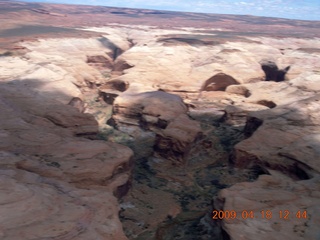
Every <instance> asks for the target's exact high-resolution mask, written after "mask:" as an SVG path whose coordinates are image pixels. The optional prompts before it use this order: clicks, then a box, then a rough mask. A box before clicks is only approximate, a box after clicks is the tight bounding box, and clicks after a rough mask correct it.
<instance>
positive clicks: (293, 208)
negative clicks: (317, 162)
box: [214, 171, 320, 240]
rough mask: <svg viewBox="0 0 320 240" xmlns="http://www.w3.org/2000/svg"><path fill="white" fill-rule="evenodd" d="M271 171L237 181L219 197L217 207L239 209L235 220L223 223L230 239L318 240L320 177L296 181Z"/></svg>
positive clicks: (227, 220) (216, 200)
mask: <svg viewBox="0 0 320 240" xmlns="http://www.w3.org/2000/svg"><path fill="white" fill-rule="evenodd" d="M270 174H271V175H261V176H260V177H259V179H258V180H257V181H255V182H252V183H238V184H235V185H234V186H232V187H231V188H228V189H224V190H222V191H220V193H219V195H218V197H217V198H216V199H215V204H214V205H215V208H216V209H219V210H223V211H226V210H234V211H236V218H235V219H231V218H229V217H228V219H224V221H223V222H222V223H221V224H222V225H223V228H224V229H225V230H226V232H227V233H228V234H229V236H230V239H239V240H240V239H248V240H251V239H279V238H280V239H294V240H300V239H301V240H302V239H317V238H318V236H319V228H318V227H317V224H316V223H317V222H319V220H320V219H319V211H320V209H319V204H320V199H319V190H320V189H319V177H316V178H313V179H310V180H304V181H298V182H295V181H293V180H292V179H290V178H288V177H286V176H284V175H282V174H279V173H278V172H275V171H270ZM215 221H219V220H215Z"/></svg>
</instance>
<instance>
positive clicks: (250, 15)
mask: <svg viewBox="0 0 320 240" xmlns="http://www.w3.org/2000/svg"><path fill="white" fill-rule="evenodd" d="M1 1H3V2H21V3H42V4H54V5H79V6H88V7H92V6H93V7H106V8H118V9H135V10H151V11H158V12H161V11H165V12H179V13H196V14H211V15H229V16H230V15H231V16H247V17H257V18H274V19H284V20H294V21H307V22H320V19H319V20H308V19H298V18H286V17H274V16H262V15H252V14H236V13H213V12H190V11H183V10H167V9H154V8H138V7H120V6H107V5H101V4H87V3H57V2H51V1H42V0H39V1H33V0H31V1H29V0H0V2H1Z"/></svg>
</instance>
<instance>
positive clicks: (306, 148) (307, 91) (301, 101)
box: [0, 4, 320, 240]
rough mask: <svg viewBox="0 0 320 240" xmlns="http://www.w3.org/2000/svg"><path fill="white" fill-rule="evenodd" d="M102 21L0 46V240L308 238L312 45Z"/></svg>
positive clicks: (316, 59) (313, 179) (311, 229)
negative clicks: (219, 214)
mask: <svg viewBox="0 0 320 240" xmlns="http://www.w3.org/2000/svg"><path fill="white" fill-rule="evenodd" d="M21 6H25V5H24V4H22V5H21ZM48 8H49V7H48ZM52 8H53V7H52ZM32 9H35V7H34V6H33V7H32ZM41 9H42V8H40V10H37V9H36V11H34V10H31V11H33V14H35V13H36V14H40V15H41V16H42V15H48V14H49V15H48V16H50V17H63V18H69V16H68V15H65V14H64V13H63V14H62V15H59V14H61V13H60V12H59V11H57V9H56V10H55V11H51V10H50V11H49V10H46V9H44V10H41ZM66 9H68V8H66ZM84 9H86V8H85V7H84V8H83V11H85V10H84ZM65 11H66V10H65ZM128 11H129V10H124V12H123V13H121V12H120V13H119V12H118V13H115V12H113V13H110V14H113V15H114V14H117V15H121V14H133V15H134V14H135V13H136V12H135V10H132V11H129V12H128ZM141 11H142V10H141ZM145 11H146V10H145ZM55 12H57V14H58V15H56V14H54V15H52V14H50V13H55ZM62 12H63V11H62ZM86 13H87V12H86ZM25 14H26V15H27V16H29V14H28V13H27V12H25ZM140 14H147V13H146V12H143V11H142V12H140ZM150 14H151V13H150ZM152 14H153V13H152ZM166 14H169V13H166ZM29 17H31V19H33V20H34V21H36V17H35V16H33V15H32V16H29ZM113 17H114V16H113ZM86 19H87V18H86ZM122 20H123V19H122ZM57 21H58V20H57ZM65 21H66V20H65ZM79 21H80V20H79ZM83 21H84V20H83V19H81V21H80V22H81V23H83ZM86 21H87V20H86ZM58 22H59V23H60V24H62V26H64V25H63V21H61V20H59V21H58ZM12 24H13V23H12ZM65 24H71V23H65ZM104 25H105V26H103V27H89V26H90V24H88V25H87V26H88V27H86V28H81V29H79V28H77V29H75V28H74V27H73V30H74V31H75V32H73V33H72V34H73V35H72V36H70V37H66V36H61V35H59V38H58V36H55V37H54V36H53V35H52V34H51V35H50V37H49V36H42V37H41V38H38V39H33V41H29V40H28V41H20V40H19V42H18V43H16V47H15V48H12V49H11V51H12V52H10V54H9V53H8V52H4V53H0V112H1V114H0V180H1V181H0V213H1V214H0V223H1V228H0V238H1V239H5V240H15V239H28V240H35V239H59V240H60V239H66V240H67V239H70V240H71V239H108V240H112V239H115V240H116V239H117V240H118V239H128V238H129V239H136V238H139V239H177V240H179V239H239V240H240V239H278V238H283V239H317V237H318V236H319V234H320V233H319V229H318V227H317V226H318V225H319V224H318V222H319V217H318V216H319V211H320V209H319V207H318V206H319V199H320V196H319V191H320V189H319V172H320V166H319V158H320V156H319V154H320V153H319V149H320V137H319V129H320V127H319V124H320V123H319V119H320V116H319V110H320V109H319V108H320V104H319V99H320V95H319V90H320V84H319V81H320V74H319V68H320V55H319V49H320V40H319V39H317V38H313V39H311V38H295V37H293V36H290V37H277V38H276V37H271V36H268V34H265V35H264V36H260V35H259V33H254V34H253V33H251V34H248V33H245V32H243V33H241V34H240V33H237V35H236V34H235V33H233V32H232V31H231V30H230V29H219V30H212V29H211V28H210V29H209V28H201V29H197V28H191V27H189V28H183V27H181V28H179V27H176V28H170V27H167V28H164V27H162V28H160V27H157V26H146V25H135V26H128V25H120V24H113V25H109V26H107V25H106V24H104ZM5 26H6V28H9V29H10V24H9V23H6V25H5ZM59 26H60V25H59ZM68 26H69V27H70V25H68ZM29 27H30V26H29ZM44 28H45V26H44ZM27 29H32V28H27ZM50 29H51V28H50ZM55 30H57V29H55ZM60 30H61V29H60ZM69 30H70V29H69ZM5 33H6V34H8V32H6V31H4V33H3V32H2V33H0V40H1V41H0V46H2V45H1V43H3V42H5V40H8V39H11V38H10V36H9V37H8V36H5ZM1 34H2V35H1ZM65 34H67V33H65ZM70 34H71V33H70ZM3 36H4V37H3ZM288 66H290V70H289V68H288ZM221 189H223V190H221ZM220 190H221V191H220ZM213 197H214V204H213V207H212V204H211V200H212V198H213ZM119 201H120V204H119V203H118V202H119ZM212 209H213V210H220V211H225V212H226V210H229V211H231V210H232V211H234V212H235V213H236V214H237V218H236V219H231V218H227V217H220V218H219V219H212V214H211V212H212ZM119 211H120V213H119ZM245 211H246V212H245ZM269 211H271V212H272V214H273V215H272V216H270V212H269ZM246 213H248V216H247V217H246V218H245V217H243V215H242V214H246ZM119 214H120V218H121V221H122V222H120V220H119ZM262 214H264V215H262ZM267 214H268V218H269V219H268V218H267ZM287 217H289V218H287ZM121 224H123V228H124V229H123V228H122V225H121Z"/></svg>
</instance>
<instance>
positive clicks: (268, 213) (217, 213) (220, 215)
mask: <svg viewBox="0 0 320 240" xmlns="http://www.w3.org/2000/svg"><path fill="white" fill-rule="evenodd" d="M276 217H277V218H279V219H283V220H289V219H291V218H296V219H307V218H308V212H307V210H298V211H295V212H292V211H289V210H277V211H272V210H261V211H260V212H255V211H252V210H251V211H248V210H243V211H240V212H239V211H238V212H237V211H234V210H213V211H212V219H214V220H222V219H255V218H259V219H268V220H271V219H273V218H276Z"/></svg>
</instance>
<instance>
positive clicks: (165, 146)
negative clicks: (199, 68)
mask: <svg viewBox="0 0 320 240" xmlns="http://www.w3.org/2000/svg"><path fill="white" fill-rule="evenodd" d="M113 107H114V109H113V116H112V118H111V120H112V121H113V122H114V125H115V126H116V127H117V128H118V129H120V130H121V129H122V130H123V131H124V132H128V133H132V132H134V130H136V131H139V129H141V128H142V129H145V130H151V131H152V132H154V133H155V136H154V140H153V141H154V142H155V144H154V150H155V152H156V153H158V154H160V155H161V156H163V157H165V158H167V159H170V160H172V161H174V162H184V160H185V157H186V156H187V154H188V151H189V150H190V147H191V145H192V143H194V142H195V141H196V140H197V138H199V137H200V135H201V129H200V124H199V123H198V122H196V121H193V120H191V119H190V118H189V117H188V115H187V106H186V105H185V104H184V103H183V100H182V99H181V98H180V97H179V96H176V95H173V94H170V93H166V92H162V91H155V92H145V93H140V94H122V95H120V96H119V97H118V98H116V100H115V102H114V106H113ZM109 121H110V120H109ZM140 131H141V130H140ZM140 131H139V132H140Z"/></svg>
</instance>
